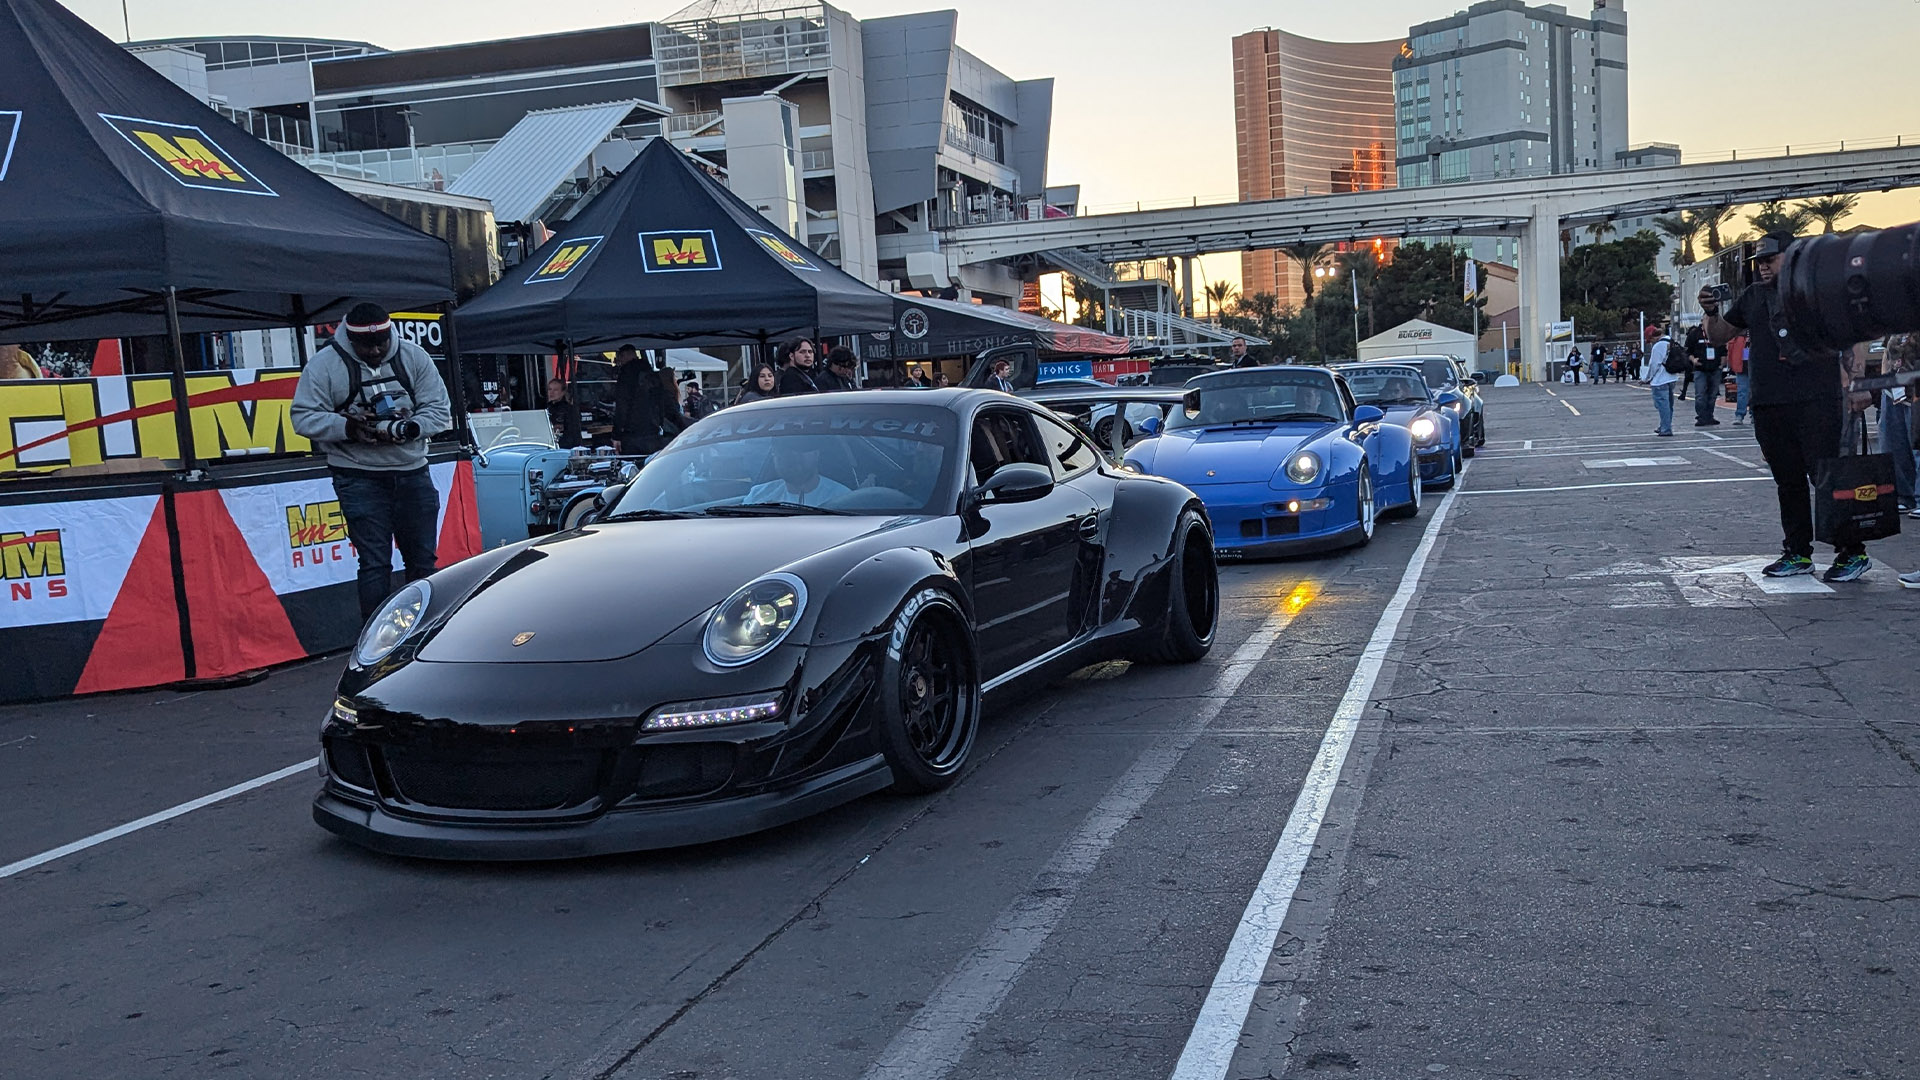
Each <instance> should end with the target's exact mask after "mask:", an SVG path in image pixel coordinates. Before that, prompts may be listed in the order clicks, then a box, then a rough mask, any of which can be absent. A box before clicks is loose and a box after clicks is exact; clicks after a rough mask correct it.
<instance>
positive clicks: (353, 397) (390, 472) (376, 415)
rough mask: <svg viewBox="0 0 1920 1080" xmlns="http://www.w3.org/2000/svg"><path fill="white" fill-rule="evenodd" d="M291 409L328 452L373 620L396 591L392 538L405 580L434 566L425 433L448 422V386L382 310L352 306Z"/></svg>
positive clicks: (434, 519)
mask: <svg viewBox="0 0 1920 1080" xmlns="http://www.w3.org/2000/svg"><path fill="white" fill-rule="evenodd" d="M290 413H291V417H292V420H293V430H294V431H296V432H298V433H299V434H300V435H302V436H304V437H305V438H307V439H310V440H312V442H313V444H314V446H315V447H317V448H319V449H320V450H323V451H324V452H325V453H326V455H327V471H328V472H329V473H331V474H333V491H334V494H335V495H336V496H338V497H339V499H340V514H341V516H342V517H344V518H346V519H347V533H348V535H350V536H351V537H352V538H353V549H354V552H355V554H357V555H358V556H359V559H360V572H359V577H358V582H357V584H358V588H359V591H360V617H361V619H363V620H365V619H370V618H372V617H373V615H374V613H375V612H377V611H379V610H380V604H381V603H382V602H383V601H385V600H386V598H387V596H388V595H389V594H391V593H392V592H393V549H394V545H395V544H396V543H398V545H399V547H400V559H401V562H403V563H404V564H405V565H406V577H407V580H408V581H418V580H420V579H421V578H423V577H426V576H427V575H428V574H431V573H433V571H434V569H435V567H434V560H435V558H436V550H435V549H436V548H437V546H438V543H437V541H438V537H436V536H435V535H434V533H435V531H436V529H435V527H436V525H437V524H438V523H439V519H440V493H439V491H437V490H436V489H435V488H434V486H433V477H432V476H430V475H428V473H427V440H428V439H430V438H432V437H433V436H435V435H438V434H440V433H441V432H443V431H446V430H448V429H449V428H451V427H452V426H453V407H452V404H451V403H450V402H449V401H448V398H447V387H446V384H445V383H443V382H442V381H441V380H440V369H439V368H438V367H436V366H435V365H434V362H433V358H432V357H430V356H428V355H427V353H426V350H424V349H422V348H421V347H420V346H418V345H415V344H414V343H413V342H411V341H406V340H403V339H402V338H401V337H400V336H399V335H398V334H395V333H394V332H393V319H392V318H391V317H389V316H388V314H387V311H386V309H385V308H383V307H381V306H380V305H378V304H366V303H362V304H355V305H354V306H353V308H352V310H350V311H348V312H347V317H346V319H345V320H343V321H342V322H341V323H340V326H339V328H338V329H336V330H335V331H334V332H333V340H332V341H330V342H329V343H327V345H326V346H325V347H323V348H321V349H320V351H319V352H317V353H315V354H314V356H313V359H312V360H310V361H308V362H307V366H306V368H305V369H304V370H302V371H301V372H300V381H299V383H298V384H297V385H296V386H295V387H294V389H293V404H292V406H291V409H290Z"/></svg>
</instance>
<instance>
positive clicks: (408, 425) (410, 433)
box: [393, 420, 420, 442]
mask: <svg viewBox="0 0 1920 1080" xmlns="http://www.w3.org/2000/svg"><path fill="white" fill-rule="evenodd" d="M393 437H394V440H395V441H397V442H412V441H413V440H415V439H417V438H419V437H420V422H419V421H418V420H395V421H393Z"/></svg>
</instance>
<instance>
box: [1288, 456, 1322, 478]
mask: <svg viewBox="0 0 1920 1080" xmlns="http://www.w3.org/2000/svg"><path fill="white" fill-rule="evenodd" d="M1319 476H1320V455H1319V454H1316V453H1314V452H1313V451H1311V450H1302V451H1301V452H1299V453H1297V454H1295V455H1293V456H1292V457H1290V458H1288V459H1287V479H1289V480H1291V481H1293V482H1294V483H1296V484H1311V483H1313V482H1314V480H1316V479H1318V478H1319Z"/></svg>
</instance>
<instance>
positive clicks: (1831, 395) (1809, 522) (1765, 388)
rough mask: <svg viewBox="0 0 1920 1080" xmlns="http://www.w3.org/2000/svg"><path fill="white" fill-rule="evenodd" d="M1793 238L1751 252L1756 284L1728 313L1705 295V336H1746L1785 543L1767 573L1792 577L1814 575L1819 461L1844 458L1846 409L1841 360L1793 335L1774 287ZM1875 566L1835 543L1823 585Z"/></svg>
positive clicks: (1756, 416) (1756, 419) (1759, 435)
mask: <svg viewBox="0 0 1920 1080" xmlns="http://www.w3.org/2000/svg"><path fill="white" fill-rule="evenodd" d="M1793 241H1794V237H1793V235H1792V234H1790V233H1768V234H1767V235H1766V236H1764V237H1761V239H1760V242H1759V243H1758V245H1756V247H1755V248H1754V256H1753V260H1754V261H1753V266H1754V274H1755V281H1754V282H1753V283H1752V284H1750V285H1748V286H1747V287H1746V289H1744V290H1743V291H1742V292H1741V293H1740V295H1739V296H1737V297H1735V298H1734V300H1733V303H1732V305H1731V306H1730V307H1729V308H1727V310H1726V311H1725V312H1722V311H1721V310H1720V303H1719V301H1718V300H1717V299H1716V298H1715V297H1714V295H1713V293H1712V291H1711V290H1708V289H1702V290H1701V292H1700V309H1701V310H1702V311H1704V312H1706V328H1707V337H1708V338H1709V339H1710V340H1711V341H1712V342H1713V343H1714V344H1715V345H1718V346H1720V347H1722V348H1724V347H1725V346H1726V343H1727V341H1729V340H1730V339H1732V338H1733V337H1734V335H1735V334H1737V333H1739V332H1740V331H1742V330H1746V331H1748V332H1749V334H1748V338H1747V368H1748V372H1749V374H1750V376H1751V377H1752V379H1753V391H1752V399H1753V434H1754V437H1755V438H1756V439H1757V440H1758V441H1759V443H1760V453H1761V456H1762V457H1764V458H1766V462H1767V469H1768V471H1770V472H1771V473H1772V474H1773V483H1774V488H1775V491H1776V494H1777V495H1778V496H1779V502H1780V527H1781V531H1782V533H1784V538H1783V541H1782V544H1781V552H1780V558H1779V559H1777V560H1775V561H1774V562H1772V563H1770V564H1769V565H1768V566H1767V567H1766V568H1765V569H1764V570H1763V571H1761V572H1762V573H1764V574H1766V575H1767V576H1768V577H1792V576H1794V575H1797V574H1810V573H1812V572H1813V500H1812V495H1811V489H1810V487H1809V484H1810V482H1811V481H1812V478H1813V469H1814V466H1815V464H1816V463H1818V462H1819V461H1821V460H1822V459H1825V458H1831V457H1835V456H1838V455H1839V454H1840V452H1841V441H1840V440H1841V434H1840V433H1841V431H1842V421H1843V419H1844V418H1843V416H1842V412H1843V411H1844V409H1845V403H1844V400H1843V399H1844V393H1845V391H1844V383H1843V381H1842V379H1843V375H1842V368H1841V359H1840V356H1839V355H1838V354H1837V353H1834V352H1829V351H1826V350H1807V349H1804V348H1802V347H1801V345H1800V343H1799V342H1797V341H1795V340H1794V339H1793V338H1792V337H1791V336H1790V335H1789V333H1788V330H1787V321H1786V312H1785V304H1784V302H1783V300H1782V298H1781V296H1780V290H1779V288H1778V287H1777V277H1778V275H1779V273H1780V263H1781V261H1782V260H1783V259H1784V258H1785V257H1786V251H1787V248H1788V247H1789V246H1790V245H1791V244H1792V243H1793ZM1872 566H1873V561H1872V560H1871V559H1869V558H1868V557H1867V552H1866V545H1864V544H1861V543H1858V542H1850V543H1845V544H1838V545H1835V549H1834V560H1833V565H1832V566H1830V567H1828V568H1827V572H1826V573H1825V574H1824V575H1822V577H1821V580H1823V581H1828V582H1838V581H1856V580H1858V579H1859V578H1860V577H1861V575H1863V574H1865V573H1866V572H1867V571H1868V570H1869V569H1871V568H1872Z"/></svg>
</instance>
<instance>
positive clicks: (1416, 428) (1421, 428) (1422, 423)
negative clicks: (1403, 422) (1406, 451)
mask: <svg viewBox="0 0 1920 1080" xmlns="http://www.w3.org/2000/svg"><path fill="white" fill-rule="evenodd" d="M1407 430H1408V431H1411V432H1413V441H1415V442H1423V443H1427V442H1432V441H1433V440H1435V439H1437V438H1439V437H1440V425H1439V424H1436V423H1434V422H1433V417H1431V416H1421V417H1416V418H1414V421H1413V423H1412V424H1409V425H1408V426H1407Z"/></svg>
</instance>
